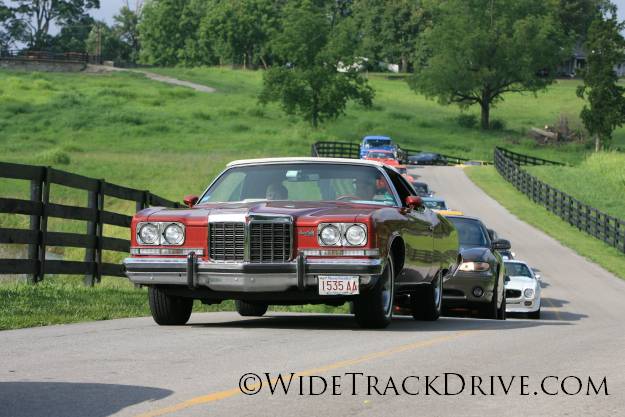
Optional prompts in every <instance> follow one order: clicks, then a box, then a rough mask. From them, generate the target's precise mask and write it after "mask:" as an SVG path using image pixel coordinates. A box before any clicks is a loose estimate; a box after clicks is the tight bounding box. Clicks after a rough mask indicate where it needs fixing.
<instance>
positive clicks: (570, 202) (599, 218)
mask: <svg viewBox="0 0 625 417" xmlns="http://www.w3.org/2000/svg"><path fill="white" fill-rule="evenodd" d="M520 161H523V162H522V163H523V164H524V165H547V164H549V165H563V164H562V163H560V162H556V161H549V160H546V159H541V158H535V157H531V156H528V155H522V154H517V153H514V152H511V151H508V150H506V149H503V148H495V168H496V169H497V172H499V174H500V175H501V176H502V177H504V178H505V179H506V180H507V181H508V182H510V183H511V184H512V185H514V186H515V187H516V188H517V189H518V190H519V191H521V192H522V193H523V194H525V195H526V196H527V197H529V198H530V199H531V200H532V201H534V202H536V203H537V204H540V205H542V206H543V207H545V208H546V209H547V210H549V211H550V212H552V213H554V214H555V215H557V216H558V217H560V218H561V219H563V220H564V221H566V222H567V223H569V224H570V225H572V226H575V227H576V228H578V229H579V230H581V231H584V232H586V233H588V234H589V235H591V236H593V237H595V238H597V239H600V240H602V241H604V242H605V243H607V244H608V245H610V246H613V247H615V248H616V249H618V250H619V251H621V252H625V221H623V220H621V219H618V218H616V217H612V216H610V215H609V214H606V213H604V212H602V211H601V210H598V209H596V208H594V207H592V206H590V205H588V204H586V203H582V202H581V201H579V200H577V199H576V198H574V197H572V196H570V195H568V194H566V193H563V192H562V191H560V190H558V189H556V188H554V187H552V186H550V185H549V184H547V183H545V182H543V181H541V180H539V179H538V178H536V177H534V176H533V175H531V174H529V173H528V172H527V171H525V170H524V169H523V168H521V163H520Z"/></svg>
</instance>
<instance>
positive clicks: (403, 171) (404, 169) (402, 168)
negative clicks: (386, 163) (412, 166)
mask: <svg viewBox="0 0 625 417" xmlns="http://www.w3.org/2000/svg"><path fill="white" fill-rule="evenodd" d="M397 171H398V172H399V173H400V174H402V175H404V174H407V173H408V170H407V169H406V167H398V168H397Z"/></svg>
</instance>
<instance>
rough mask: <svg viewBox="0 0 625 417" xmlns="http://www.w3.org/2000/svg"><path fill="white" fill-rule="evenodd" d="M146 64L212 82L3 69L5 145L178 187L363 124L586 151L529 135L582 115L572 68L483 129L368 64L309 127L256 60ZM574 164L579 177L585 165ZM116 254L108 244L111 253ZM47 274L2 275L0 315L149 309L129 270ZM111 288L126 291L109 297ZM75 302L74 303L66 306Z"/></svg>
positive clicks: (576, 158) (454, 148) (14, 151)
mask: <svg viewBox="0 0 625 417" xmlns="http://www.w3.org/2000/svg"><path fill="white" fill-rule="evenodd" d="M154 71H155V72H159V73H162V74H166V75H171V76H175V77H178V78H181V79H187V80H191V81H195V82H198V83H203V84H206V85H209V86H212V87H215V88H217V92H216V93H214V94H205V93H199V92H194V91H192V90H190V89H187V88H183V87H174V86H170V85H166V84H162V83H158V82H155V81H151V80H148V79H147V78H145V77H144V76H143V75H140V74H134V73H123V72H115V73H109V74H87V73H84V74H49V73H46V74H43V73H19V72H8V71H0V153H1V155H2V156H1V158H0V159H2V160H3V161H9V162H18V163H26V164H41V165H51V166H54V167H56V168H59V169H64V170H67V171H71V172H76V173H79V174H83V175H87V176H90V177H96V178H105V179H106V180H107V181H110V182H113V183H117V184H121V185H126V186H129V187H133V188H138V189H148V190H150V191H152V192H154V193H156V194H159V195H161V196H163V197H165V198H168V199H170V200H181V198H182V196H184V195H185V194H197V193H200V192H201V191H202V190H203V189H204V187H205V186H206V184H207V183H208V181H209V180H210V179H211V178H212V177H213V176H214V175H215V174H216V173H218V172H219V171H221V170H222V169H223V167H224V165H225V164H226V163H227V162H228V161H230V160H233V159H240V158H249V157H261V156H263V157H264V156H289V155H309V152H310V145H311V144H312V143H313V142H315V141H318V140H341V141H358V140H359V139H360V138H361V137H362V136H363V135H365V134H388V135H391V136H392V137H393V138H394V139H395V140H397V142H399V143H400V144H401V145H403V146H404V147H410V148H417V149H425V150H433V151H440V152H443V153H448V154H452V155H459V156H467V157H470V158H474V159H491V157H492V148H493V146H495V145H501V146H506V147H508V148H510V149H513V150H516V151H519V152H526V153H531V154H533V155H537V156H542V157H545V158H550V159H557V160H562V161H567V162H571V163H575V164H579V163H582V162H583V161H584V159H585V157H586V155H587V153H588V149H587V147H586V146H584V145H583V144H569V145H566V146H561V147H557V148H556V147H543V146H539V145H537V144H536V143H535V142H534V141H532V140H530V139H528V138H527V137H526V135H525V133H526V132H527V130H528V129H529V128H530V127H532V126H542V125H544V124H553V123H554V122H555V121H556V120H557V118H558V117H559V116H560V115H561V114H564V115H566V116H567V117H568V118H569V119H570V120H572V121H575V120H576V119H577V114H578V113H579V110H580V109H581V106H582V104H583V103H582V101H581V100H579V99H577V98H576V96H575V87H576V85H577V81H571V80H568V81H560V82H558V83H557V84H556V85H554V86H552V87H551V88H550V89H549V90H548V91H547V92H545V93H540V94H538V95H537V96H534V95H531V94H512V95H509V96H507V97H506V100H505V101H504V102H503V103H500V104H499V105H498V107H497V108H495V109H494V110H493V117H494V118H495V119H499V120H501V121H502V122H503V123H504V124H505V129H502V130H498V131H493V132H482V131H480V130H479V129H477V128H465V127H461V126H459V125H458V123H457V122H456V119H457V117H458V115H459V114H460V111H459V110H458V109H457V108H456V107H442V106H440V105H438V104H437V103H435V102H433V101H429V100H426V99H424V98H423V97H421V96H418V95H416V94H414V93H413V92H412V91H411V90H409V89H408V87H407V85H406V83H405V82H404V81H403V80H402V79H400V78H397V77H394V78H389V77H388V76H386V75H381V74H372V75H370V76H369V78H370V81H371V84H372V86H373V87H374V88H375V90H376V98H375V100H374V103H375V104H374V106H373V108H371V109H364V108H361V107H359V106H356V105H351V106H349V108H348V109H347V114H346V115H345V116H344V117H342V118H340V119H338V120H336V121H331V122H329V123H327V124H325V125H323V126H322V127H321V128H319V129H316V130H315V129H312V128H311V127H310V126H309V125H308V124H306V123H304V122H302V121H301V120H300V119H299V118H297V117H294V116H288V115H285V114H284V113H283V112H282V111H281V110H280V108H279V107H278V106H277V105H270V106H267V107H261V106H259V105H258V104H257V97H258V94H259V91H260V87H261V83H262V73H261V72H253V71H234V70H229V69H220V68H197V69H178V68H176V69H155V70H154ZM475 112H476V110H471V113H472V114H477V113H475ZM615 144H617V145H619V146H623V145H624V144H625V129H619V130H618V131H617V132H616V134H615ZM540 175H542V174H540ZM544 175H547V174H544ZM556 175H557V174H556ZM571 175H573V176H574V177H573V178H580V177H579V175H582V173H573V174H571ZM0 195H2V196H3V197H21V198H27V196H28V184H27V183H26V182H25V181H15V180H10V181H9V180H2V179H0ZM86 200H87V195H86V193H85V192H81V191H76V190H71V189H68V188H65V187H61V186H52V190H51V201H53V202H57V203H64V204H72V205H86ZM105 208H106V209H107V210H112V211H118V212H123V213H127V214H132V213H133V211H134V205H133V204H131V203H127V202H123V201H120V200H116V199H112V198H111V199H107V200H106V202H105ZM27 222H28V219H27V217H26V216H19V215H15V216H0V227H25V226H26V225H27ZM50 226H51V230H56V231H69V232H83V231H84V230H85V227H86V225H85V224H84V222H80V221H60V220H51V221H50ZM104 234H105V235H106V236H113V237H123V238H127V234H128V232H127V230H125V229H122V228H117V227H113V226H107V227H105V230H104ZM50 249H51V251H52V252H53V253H54V254H56V256H59V257H63V258H64V259H68V260H72V259H82V257H83V256H84V253H83V251H82V250H78V249H64V248H50ZM7 254H8V255H7ZM15 256H24V251H23V249H16V248H15V247H10V246H8V245H4V246H2V245H0V257H15ZM122 257H123V255H122V254H117V253H113V252H105V253H104V259H105V260H106V261H110V262H118V261H119V260H121V258H122ZM54 280H55V282H54V283H51V284H44V285H39V286H37V287H36V288H34V289H33V288H29V287H26V286H23V285H21V284H15V283H10V284H6V283H5V284H3V285H0V299H1V300H3V303H2V304H1V305H0V315H1V316H2V317H4V319H3V320H9V321H11V320H15V323H14V324H10V323H9V324H7V323H4V324H2V326H4V328H7V327H15V326H26V325H37V324H49V323H56V322H64V321H74V320H77V319H81V320H82V319H101V318H109V317H117V316H132V315H137V314H146V313H147V304H146V302H145V296H144V295H141V296H140V297H139V296H137V294H141V292H140V291H137V290H135V289H133V288H132V287H131V286H130V285H128V284H127V282H125V281H114V282H117V283H116V284H114V283H108V284H106V285H102V286H100V287H99V288H97V289H83V288H81V286H80V284H79V282H77V281H79V280H74V279H73V278H66V277H58V278H55V279H54ZM48 285H49V286H48ZM94 291H95V292H97V291H102V293H101V295H102V298H101V300H102V303H101V304H100V305H98V304H97V303H94V305H93V306H92V307H90V306H87V305H83V304H85V303H84V301H85V300H86V299H87V297H89V298H90V299H91V298H94V295H93V293H92V292H94ZM39 296H41V300H45V304H43V301H41V300H40V299H39V298H38V297H39ZM95 298H96V299H97V297H95ZM113 298H119V299H121V300H125V301H124V302H122V303H117V302H115V301H111V302H107V300H112V299H113ZM6 300H9V301H7V302H5V301H6ZM54 300H57V301H54ZM28 305H32V306H36V305H39V306H43V305H48V306H50V311H49V312H46V311H43V310H41V309H36V308H34V307H33V309H32V311H33V314H32V317H29V314H27V313H25V311H30V310H28V307H27V306H28ZM108 305H110V306H111V307H110V308H109V307H107V306H108ZM71 306H76V307H75V310H74V309H72V307H71ZM79 306H80V307H79ZM20 309H21V310H20ZM37 311H39V313H37ZM57 313H58V314H57ZM18 316H19V317H23V319H22V318H18ZM46 316H49V317H50V318H47V317H46ZM7 317H9V318H8V319H7ZM11 317H13V318H11ZM20 323H21V324H20Z"/></svg>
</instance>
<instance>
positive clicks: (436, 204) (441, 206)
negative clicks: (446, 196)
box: [423, 200, 447, 210]
mask: <svg viewBox="0 0 625 417" xmlns="http://www.w3.org/2000/svg"><path fill="white" fill-rule="evenodd" d="M423 205H424V206H425V207H427V208H431V209H434V210H447V206H446V205H445V202H444V201H442V200H438V201H437V200H434V201H432V200H425V201H423Z"/></svg>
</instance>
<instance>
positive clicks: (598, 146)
mask: <svg viewBox="0 0 625 417" xmlns="http://www.w3.org/2000/svg"><path fill="white" fill-rule="evenodd" d="M600 150H601V139H599V135H595V152H599V151H600Z"/></svg>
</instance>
